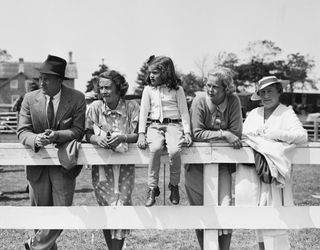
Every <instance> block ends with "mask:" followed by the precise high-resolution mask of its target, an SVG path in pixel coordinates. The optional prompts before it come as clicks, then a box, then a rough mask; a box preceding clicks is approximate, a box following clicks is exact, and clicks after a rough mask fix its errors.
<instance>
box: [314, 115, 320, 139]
mask: <svg viewBox="0 0 320 250" xmlns="http://www.w3.org/2000/svg"><path fill="white" fill-rule="evenodd" d="M318 139H319V119H316V120H314V141H315V142H316V141H318Z"/></svg>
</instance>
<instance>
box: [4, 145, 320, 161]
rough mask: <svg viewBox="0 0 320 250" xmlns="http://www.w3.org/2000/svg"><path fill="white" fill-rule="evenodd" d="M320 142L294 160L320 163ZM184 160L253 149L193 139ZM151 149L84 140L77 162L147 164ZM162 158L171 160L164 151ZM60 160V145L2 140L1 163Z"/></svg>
mask: <svg viewBox="0 0 320 250" xmlns="http://www.w3.org/2000/svg"><path fill="white" fill-rule="evenodd" d="M319 155H320V143H309V144H307V145H304V146H299V147H297V148H296V149H294V150H293V153H292V156H293V158H292V162H293V164H314V165H318V164H319ZM17 156H19V157H17ZM181 156H182V162H183V163H184V164H185V163H219V162H220V163H227V162H229V163H253V162H254V158H253V154H252V150H251V148H250V147H248V146H244V147H243V148H242V149H240V150H235V149H233V148H232V147H230V146H229V145H228V144H226V143H215V144H210V143H194V144H193V146H192V147H190V148H187V147H184V148H183V150H182V153H181ZM148 157H149V151H148V150H141V149H138V148H137V146H136V145H135V144H130V145H129V150H128V151H127V152H126V153H125V154H121V153H117V152H113V151H112V150H106V149H102V148H99V147H98V146H94V145H91V144H82V145H81V148H80V151H79V159H78V164H80V165H81V164H91V165H94V164H128V163H135V164H148ZM163 159H164V160H165V161H168V158H167V157H166V154H165V153H164V157H163ZM52 164H59V161H58V157H57V149H56V148H54V147H52V146H47V147H45V148H43V149H41V150H40V151H39V152H38V153H35V152H34V151H32V150H31V149H29V148H26V147H24V146H23V145H21V144H20V143H0V165H52Z"/></svg>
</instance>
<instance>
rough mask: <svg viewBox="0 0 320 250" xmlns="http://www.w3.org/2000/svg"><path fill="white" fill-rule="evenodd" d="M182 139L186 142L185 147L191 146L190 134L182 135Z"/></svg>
mask: <svg viewBox="0 0 320 250" xmlns="http://www.w3.org/2000/svg"><path fill="white" fill-rule="evenodd" d="M184 139H185V141H186V143H187V146H188V147H190V146H191V144H192V138H191V135H190V133H186V134H185V135H184Z"/></svg>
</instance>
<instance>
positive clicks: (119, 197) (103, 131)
mask: <svg viewBox="0 0 320 250" xmlns="http://www.w3.org/2000/svg"><path fill="white" fill-rule="evenodd" d="M128 87H129V85H128V83H127V82H126V80H125V78H124V77H123V76H122V75H121V74H119V73H118V72H117V71H114V70H111V71H107V72H104V73H101V74H100V75H99V88H98V89H99V94H100V96H101V100H98V101H94V102H93V103H91V104H90V106H89V108H88V111H87V122H86V124H87V130H86V139H87V141H89V142H90V143H92V144H96V145H99V146H100V147H102V148H105V149H111V150H113V151H116V152H120V153H125V152H126V151H127V150H128V143H133V142H136V141H137V138H138V134H137V132H136V129H137V124H138V119H139V105H138V103H137V102H136V101H134V100H125V99H124V96H125V94H126V92H127V90H128ZM107 153H108V152H107V151H106V154H107ZM134 178H135V167H134V165H93V166H92V185H93V188H94V193H95V196H96V199H97V201H98V203H99V205H100V206H121V205H124V206H127V205H132V200H131V195H132V191H133V188H134ZM128 234H129V230H119V229H118V230H103V235H104V237H105V240H106V243H107V245H108V248H109V249H110V250H116V249H122V247H123V245H124V240H125V237H126V236H127V235H128Z"/></svg>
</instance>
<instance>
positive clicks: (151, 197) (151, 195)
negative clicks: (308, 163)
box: [145, 187, 160, 207]
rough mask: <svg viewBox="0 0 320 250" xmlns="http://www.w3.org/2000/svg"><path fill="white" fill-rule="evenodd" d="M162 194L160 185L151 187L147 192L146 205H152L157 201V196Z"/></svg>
mask: <svg viewBox="0 0 320 250" xmlns="http://www.w3.org/2000/svg"><path fill="white" fill-rule="evenodd" d="M159 195H160V190H159V187H156V188H149V189H148V193H147V200H146V203H145V206H146V207H151V206H153V205H154V203H155V202H156V197H157V196H159Z"/></svg>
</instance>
